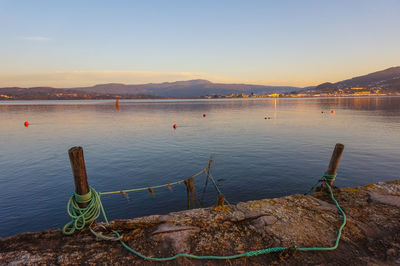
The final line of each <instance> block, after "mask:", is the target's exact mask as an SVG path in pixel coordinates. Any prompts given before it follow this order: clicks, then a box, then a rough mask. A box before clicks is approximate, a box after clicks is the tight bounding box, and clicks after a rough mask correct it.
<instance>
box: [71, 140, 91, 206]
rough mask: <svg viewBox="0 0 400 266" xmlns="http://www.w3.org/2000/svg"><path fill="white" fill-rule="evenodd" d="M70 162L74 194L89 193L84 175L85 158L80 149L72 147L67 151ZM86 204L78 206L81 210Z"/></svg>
mask: <svg viewBox="0 0 400 266" xmlns="http://www.w3.org/2000/svg"><path fill="white" fill-rule="evenodd" d="M68 154H69V160H70V162H71V168H72V174H73V175H74V182H75V192H76V193H77V194H79V195H85V194H87V193H89V184H88V180H87V174H86V166H85V158H84V157H83V149H82V147H72V148H70V149H69V150H68ZM87 205H88V204H87V203H82V204H79V206H80V207H81V208H84V207H86V206H87Z"/></svg>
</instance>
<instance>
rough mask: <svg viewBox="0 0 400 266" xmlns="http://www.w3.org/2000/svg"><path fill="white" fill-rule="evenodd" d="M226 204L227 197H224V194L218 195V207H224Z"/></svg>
mask: <svg viewBox="0 0 400 266" xmlns="http://www.w3.org/2000/svg"><path fill="white" fill-rule="evenodd" d="M224 204H225V196H224V194H218V198H217V206H224Z"/></svg>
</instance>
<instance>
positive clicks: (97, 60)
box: [0, 0, 400, 87]
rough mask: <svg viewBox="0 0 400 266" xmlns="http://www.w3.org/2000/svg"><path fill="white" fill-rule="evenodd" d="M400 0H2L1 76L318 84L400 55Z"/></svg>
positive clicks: (14, 79) (398, 60) (64, 82)
mask: <svg viewBox="0 0 400 266" xmlns="http://www.w3.org/2000/svg"><path fill="white" fill-rule="evenodd" d="M399 14H400V1H395V0H393V1H389V0H388V1H386V0H382V1H369V0H364V1H350V0H348V1H337V0H336V1H321V0H315V1H307V0H304V1H285V0H281V1H266V0H264V1H232V0H231V1H40V0H37V1H18V0H14V1H13V0H10V1H4V0H0V25H1V26H0V86H13V85H17V86H39V85H49V86H58V87H69V86H83V85H92V84H96V83H106V82H122V83H131V84H134V83H145V82H162V81H173V80H187V79H192V78H205V79H209V80H211V81H216V82H235V83H236V82H247V83H255V84H266V85H295V86H307V85H316V84H319V83H322V82H325V81H338V80H342V79H345V78H349V77H352V76H356V75H360V74H366V73H369V72H374V71H377V70H381V69H385V68H388V67H391V66H398V65H400V49H399V47H400V15H399Z"/></svg>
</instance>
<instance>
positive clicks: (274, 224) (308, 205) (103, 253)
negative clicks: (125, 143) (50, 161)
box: [0, 180, 400, 265]
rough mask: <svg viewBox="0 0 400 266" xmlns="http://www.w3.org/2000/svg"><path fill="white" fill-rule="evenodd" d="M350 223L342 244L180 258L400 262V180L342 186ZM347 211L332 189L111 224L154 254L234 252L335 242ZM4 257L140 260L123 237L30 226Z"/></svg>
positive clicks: (1, 260)
mask: <svg viewBox="0 0 400 266" xmlns="http://www.w3.org/2000/svg"><path fill="white" fill-rule="evenodd" d="M334 194H335V197H336V199H337V200H338V202H339V204H340V205H341V207H342V208H343V210H344V211H345V212H346V215H347V224H346V226H345V228H344V230H343V235H342V239H341V240H340V244H339V247H338V248H337V249H336V250H334V251H313V252H310V251H308V252H304V251H294V250H287V251H284V252H282V253H275V254H265V255H260V256H257V257H251V258H240V259H235V260H218V261H216V260H194V259H187V258H178V259H177V260H174V261H171V262H168V263H167V264H178V265H203V264H204V265H246V264H249V265H266V264H270V265H306V264H317V265H400V182H399V180H396V181H391V182H382V183H377V184H373V185H368V186H364V187H355V188H344V189H335V190H334ZM341 222H342V216H341V215H340V214H339V213H338V211H337V209H336V207H335V205H334V203H333V202H332V201H331V199H330V197H329V195H328V194H327V193H326V191H320V192H317V193H314V194H313V195H312V196H310V195H307V196H305V195H291V196H287V197H282V198H275V199H264V200H257V201H249V202H241V203H239V204H237V205H235V206H229V207H228V208H225V209H224V208H213V207H210V208H204V209H194V210H188V211H182V212H176V213H170V214H168V215H153V216H147V217H141V218H136V219H129V220H115V221H112V222H111V225H110V228H112V229H114V230H117V231H118V232H120V233H121V234H122V235H123V240H124V241H125V242H126V243H127V244H128V245H129V246H130V247H132V248H133V249H136V250H138V251H139V252H141V253H143V254H145V255H147V256H154V257H164V256H171V255H174V254H176V253H182V252H185V253H191V254H196V255H231V254H236V253H242V252H247V251H251V250H258V249H264V248H268V247H276V246H287V247H293V246H297V247H312V246H323V247H327V246H333V245H334V242H335V239H336V234H337V231H338V229H339V226H340V224H341ZM0 264H2V265H3V264H11V265H19V264H30V265H31V264H117V265H118V264H120V265H122V264H140V265H143V264H144V265H149V264H154V262H149V261H145V260H143V259H141V258H139V257H137V256H136V255H134V254H132V253H130V252H128V251H127V250H126V249H125V248H123V247H122V245H121V243H120V242H118V241H114V242H113V241H104V240H102V241H100V240H96V239H95V237H94V236H93V235H92V234H91V233H90V231H89V230H87V229H85V230H83V231H81V232H77V233H75V234H74V235H72V236H63V235H62V234H61V230H48V231H43V232H39V233H25V234H21V235H17V236H12V237H9V238H5V239H1V240H0Z"/></svg>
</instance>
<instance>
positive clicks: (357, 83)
mask: <svg viewBox="0 0 400 266" xmlns="http://www.w3.org/2000/svg"><path fill="white" fill-rule="evenodd" d="M360 89H362V90H363V91H371V92H374V93H378V92H379V93H380V94H382V93H383V94H388V95H389V94H400V67H391V68H388V69H385V70H382V71H378V72H374V73H370V74H367V75H364V76H359V77H354V78H351V79H347V80H343V81H339V82H336V83H330V82H327V83H322V84H320V85H318V86H316V87H306V88H298V87H291V86H264V85H252V84H225V83H213V82H210V81H208V80H203V79H196V80H188V81H176V82H164V83H148V84H139V85H127V84H121V83H109V84H99V85H94V86H91V87H77V88H63V89H61V88H51V87H33V88H19V87H7V88H0V100H9V99H11V100H57V99H114V98H125V99H128V98H135V99H137V98H141V99H143V98H198V97H203V96H206V95H229V94H232V93H234V94H239V95H240V94H242V93H245V94H251V93H254V94H270V93H279V94H287V95H290V94H299V93H302V94H308V95H312V94H318V93H328V94H335V93H337V92H340V93H349V94H352V93H354V91H355V90H357V91H360Z"/></svg>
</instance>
